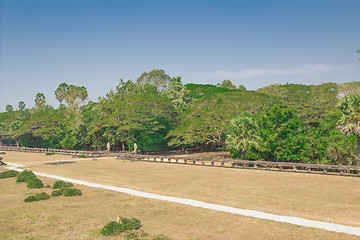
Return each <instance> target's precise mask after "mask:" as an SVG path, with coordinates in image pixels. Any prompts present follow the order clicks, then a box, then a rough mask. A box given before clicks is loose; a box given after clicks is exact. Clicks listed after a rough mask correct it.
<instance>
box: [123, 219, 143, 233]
mask: <svg viewBox="0 0 360 240" xmlns="http://www.w3.org/2000/svg"><path fill="white" fill-rule="evenodd" d="M121 225H122V227H123V229H124V231H126V230H132V229H136V230H138V229H139V228H140V227H141V222H140V220H139V219H136V218H131V219H128V218H121Z"/></svg>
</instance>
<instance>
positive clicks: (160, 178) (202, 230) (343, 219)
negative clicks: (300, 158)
mask: <svg viewBox="0 0 360 240" xmlns="http://www.w3.org/2000/svg"><path fill="white" fill-rule="evenodd" d="M59 159H64V160H69V161H68V162H71V161H72V160H73V158H71V157H69V156H62V155H52V156H45V154H37V153H16V152H7V154H6V155H4V160H5V161H8V162H17V163H24V162H31V163H27V166H28V168H29V169H30V170H35V171H39V172H44V173H49V174H56V175H61V176H65V177H70V178H75V179H81V180H85V181H90V182H96V183H102V184H107V185H114V186H119V187H128V188H132V189H136V190H140V191H146V192H152V193H158V194H164V195H170V196H176V197H183V198H191V199H196V200H200V201H205V202H210V203H216V204H223V205H227V206H234V207H240V208H247V209H254V210H260V211H265V212H269V213H276V214H284V215H291V216H298V217H304V218H309V219H314V220H322V221H328V222H334V223H339V224H345V225H352V226H358V227H359V226H360V220H359V217H358V213H359V212H360V206H359V202H360V189H359V187H358V186H359V183H360V179H359V178H348V177H340V176H322V175H307V174H295V173H283V172H267V171H256V170H240V169H222V168H210V167H200V166H185V165H172V164H160V163H142V162H130V161H123V160H116V159H98V160H97V161H92V160H90V161H75V162H74V163H68V164H58V165H49V164H45V161H49V160H59ZM35 162H42V163H35ZM40 178H41V177H40ZM41 179H42V180H43V182H44V184H50V185H51V184H52V183H53V182H54V181H55V180H52V179H47V178H41ZM75 187H77V188H80V189H81V190H82V192H83V194H84V195H83V196H81V197H71V198H65V197H57V198H55V197H52V198H50V199H49V200H46V201H40V202H33V203H24V202H23V200H24V198H25V197H26V196H28V195H26V194H27V193H30V192H31V193H35V192H41V191H44V190H45V191H48V193H50V192H51V189H47V190H46V189H40V190H33V189H31V190H30V189H27V188H26V186H25V185H23V184H16V183H15V180H14V179H3V180H0V189H1V190H2V191H1V192H2V195H1V198H0V206H1V208H0V239H31V238H33V239H111V238H109V237H106V238H105V237H102V236H100V230H101V228H102V226H104V225H105V224H106V223H107V222H109V221H112V220H115V218H116V216H117V215H120V216H123V217H135V218H138V219H140V220H141V222H142V224H143V229H144V231H146V232H149V233H151V234H165V235H168V236H170V237H172V238H174V239H359V238H357V237H355V236H351V235H346V234H337V233H332V232H328V231H323V230H317V229H312V228H305V227H298V226H294V225H291V224H283V223H277V222H272V221H265V220H259V219H254V218H248V217H242V216H237V215H233V214H228V213H221V212H216V211H211V210H206V209H200V208H195V207H189V206H183V205H180V204H175V203H168V202H164V201H158V200H151V199H144V198H140V197H134V196H129V195H126V194H122V193H116V192H111V191H107V190H99V189H94V188H90V187H85V186H75Z"/></svg>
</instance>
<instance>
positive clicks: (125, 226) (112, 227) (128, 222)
mask: <svg viewBox="0 0 360 240" xmlns="http://www.w3.org/2000/svg"><path fill="white" fill-rule="evenodd" d="M120 219H121V222H120V223H119V222H115V221H112V222H109V223H108V224H106V225H105V226H104V227H103V228H102V230H101V234H102V235H105V236H109V235H116V234H119V233H122V232H125V231H128V230H133V229H136V230H138V229H139V228H140V227H141V223H140V220H139V219H136V218H131V219H128V218H122V217H120Z"/></svg>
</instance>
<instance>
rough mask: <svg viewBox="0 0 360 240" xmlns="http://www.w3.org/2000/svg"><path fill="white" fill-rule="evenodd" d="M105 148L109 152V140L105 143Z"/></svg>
mask: <svg viewBox="0 0 360 240" xmlns="http://www.w3.org/2000/svg"><path fill="white" fill-rule="evenodd" d="M106 149H107V151H108V152H110V143H109V142H108V143H107V144H106Z"/></svg>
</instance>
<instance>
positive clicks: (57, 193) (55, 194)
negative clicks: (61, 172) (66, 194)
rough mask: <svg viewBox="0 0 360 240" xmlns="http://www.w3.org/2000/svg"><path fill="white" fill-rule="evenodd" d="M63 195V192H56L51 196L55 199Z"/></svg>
mask: <svg viewBox="0 0 360 240" xmlns="http://www.w3.org/2000/svg"><path fill="white" fill-rule="evenodd" d="M61 195H62V192H60V191H59V190H54V191H52V193H51V196H53V197H57V196H61Z"/></svg>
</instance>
